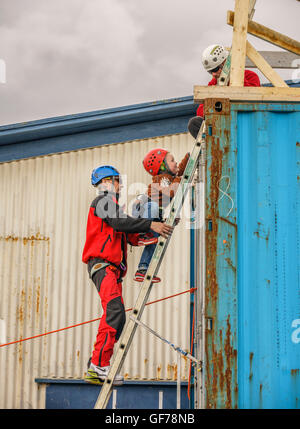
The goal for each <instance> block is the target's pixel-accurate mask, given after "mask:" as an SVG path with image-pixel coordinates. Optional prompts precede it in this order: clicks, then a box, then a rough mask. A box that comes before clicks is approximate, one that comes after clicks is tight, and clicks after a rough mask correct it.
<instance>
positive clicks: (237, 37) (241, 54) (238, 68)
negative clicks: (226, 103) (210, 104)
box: [229, 0, 250, 86]
mask: <svg viewBox="0 0 300 429" xmlns="http://www.w3.org/2000/svg"><path fill="white" fill-rule="evenodd" d="M249 1H250V0H235V17H234V23H233V37H232V47H231V68H230V83H229V85H230V86H244V74H245V63H246V41H247V26H248V12H249Z"/></svg>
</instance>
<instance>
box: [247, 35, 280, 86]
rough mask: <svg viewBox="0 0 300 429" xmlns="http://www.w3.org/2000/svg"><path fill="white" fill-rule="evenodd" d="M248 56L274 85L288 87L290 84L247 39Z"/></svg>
mask: <svg viewBox="0 0 300 429" xmlns="http://www.w3.org/2000/svg"><path fill="white" fill-rule="evenodd" d="M246 48H247V49H246V54H247V57H248V58H249V59H250V60H251V61H252V62H253V63H254V64H255V65H256V66H257V68H258V69H259V70H260V71H261V72H262V73H263V74H264V75H265V76H266V78H267V79H268V80H269V81H270V82H271V83H272V84H273V85H274V86H279V87H284V88H287V87H288V85H287V84H286V83H285V82H284V80H283V79H282V78H281V77H280V76H279V74H278V73H276V71H275V70H274V69H273V68H272V67H271V66H270V64H269V63H268V62H267V61H266V60H265V59H264V57H263V56H262V55H260V54H259V53H258V52H257V50H256V49H255V48H254V47H253V46H252V45H251V43H249V42H248V41H247V44H246Z"/></svg>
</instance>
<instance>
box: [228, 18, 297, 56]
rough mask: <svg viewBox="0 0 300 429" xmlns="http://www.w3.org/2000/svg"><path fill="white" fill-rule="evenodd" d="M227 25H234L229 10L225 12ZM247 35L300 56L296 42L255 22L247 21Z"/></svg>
mask: <svg viewBox="0 0 300 429" xmlns="http://www.w3.org/2000/svg"><path fill="white" fill-rule="evenodd" d="M227 24H228V25H231V26H233V25H234V12H232V11H231V10H229V11H228V12H227ZM248 33H249V34H252V35H253V36H255V37H258V38H259V39H263V40H265V41H267V42H269V43H272V44H273V45H275V46H280V48H283V49H286V50H287V51H290V52H294V53H295V54H297V55H300V43H299V42H298V41H297V40H294V39H291V38H290V37H288V36H285V35H284V34H281V33H278V32H277V31H275V30H272V29H270V28H268V27H265V26H264V25H261V24H259V23H257V22H255V21H248Z"/></svg>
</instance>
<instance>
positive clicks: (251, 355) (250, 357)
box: [249, 352, 253, 381]
mask: <svg viewBox="0 0 300 429" xmlns="http://www.w3.org/2000/svg"><path fill="white" fill-rule="evenodd" d="M249 361H250V371H249V380H250V381H251V380H252V377H253V372H252V363H253V352H250V355H249Z"/></svg>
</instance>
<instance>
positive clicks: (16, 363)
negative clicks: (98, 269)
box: [0, 133, 193, 408]
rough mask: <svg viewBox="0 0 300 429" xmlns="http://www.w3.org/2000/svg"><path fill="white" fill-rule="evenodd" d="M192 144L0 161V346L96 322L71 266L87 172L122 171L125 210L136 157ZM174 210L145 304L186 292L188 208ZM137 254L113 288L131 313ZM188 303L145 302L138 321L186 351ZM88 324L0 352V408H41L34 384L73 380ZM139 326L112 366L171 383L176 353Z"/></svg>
mask: <svg viewBox="0 0 300 429" xmlns="http://www.w3.org/2000/svg"><path fill="white" fill-rule="evenodd" d="M192 146H193V139H192V137H191V136H189V135H188V134H187V133H184V134H177V135H169V136H162V137H158V138H151V139H145V140H135V141H128V142H123V143H117V144H114V145H109V146H100V147H95V148H92V149H85V150H78V151H72V152H66V153H59V154H54V155H48V156H41V157H37V158H31V159H26V160H20V161H14V162H8V163H2V164H0V193H1V206H0V220H1V222H0V259H1V265H0V293H1V300H0V320H1V327H3V326H4V325H5V338H3V335H1V341H2V343H3V342H4V343H5V342H12V341H14V340H18V339H22V338H28V337H32V336H36V335H39V334H42V333H45V332H49V331H50V332H51V331H56V330H58V329H61V328H65V327H69V326H73V325H76V324H80V323H81V322H86V321H90V320H94V319H97V318H99V317H101V314H102V312H101V306H100V300H99V297H98V294H97V291H96V288H95V287H94V285H93V283H92V282H91V281H90V280H89V278H88V274H87V270H86V266H85V264H83V263H82V262H81V255H82V249H83V246H84V241H85V231H86V221H87V214H88V209H89V206H90V204H91V202H92V200H93V199H94V198H95V190H94V189H93V187H92V186H91V184H90V175H91V171H92V169H93V168H95V167H96V166H98V165H101V164H104V165H105V164H112V165H115V166H116V168H118V169H119V170H120V171H121V173H122V174H124V176H123V179H124V185H125V186H126V187H127V188H126V190H125V192H126V193H125V194H124V198H123V203H125V204H126V205H127V208H128V210H129V212H130V210H131V204H132V201H133V199H135V196H136V194H137V193H141V192H143V191H144V190H145V189H146V188H147V185H148V183H149V181H150V179H151V178H150V176H149V175H148V174H147V173H146V172H145V171H144V169H143V168H142V167H141V160H142V159H143V157H144V155H145V154H146V153H147V152H148V151H149V150H150V149H151V148H152V147H163V148H167V149H169V150H170V151H171V152H172V153H173V154H174V156H175V158H176V159H177V160H181V159H182V158H183V157H184V155H185V153H186V152H187V151H189V150H190V148H192ZM125 182H126V183H125ZM184 210H185V212H184V213H185V214H184V216H183V217H182V220H181V222H180V224H179V225H178V227H177V228H176V230H175V232H174V236H173V238H172V243H173V245H172V246H169V248H168V250H167V252H166V255H165V259H164V263H163V264H162V266H161V268H160V272H159V275H160V277H161V278H162V282H161V283H160V284H159V285H157V286H156V287H155V288H153V289H152V291H151V296H150V298H149V300H150V301H156V300H159V299H162V298H165V297H168V296H170V295H173V294H176V293H179V292H182V291H185V290H187V289H189V288H190V283H189V234H188V233H187V231H188V229H187V226H188V224H189V223H188V221H189V206H187V207H185V209H184ZM178 249H180V251H178ZM141 251H142V248H132V249H130V247H129V248H128V255H129V269H128V273H127V276H126V279H125V281H124V283H123V291H124V302H125V308H126V309H129V308H131V307H133V305H134V303H135V301H136V299H137V296H138V294H139V288H140V284H139V283H136V282H134V281H133V276H134V273H135V270H136V268H137V265H138V262H139V258H140V255H141ZM189 300H190V296H189V293H186V294H183V295H180V296H177V297H173V298H170V299H168V300H165V301H160V302H157V303H155V304H152V305H149V306H147V307H146V308H145V311H144V314H143V317H142V321H143V322H144V323H146V324H147V325H149V326H150V327H151V328H152V329H154V330H155V331H157V332H158V333H159V334H160V335H162V336H163V337H164V338H166V339H168V340H170V341H171V342H172V343H175V344H178V345H180V346H181V347H182V348H183V349H185V350H189V349H190V343H189V342H190V339H189V323H190V321H189ZM127 315H128V313H127ZM98 324H99V320H96V321H94V322H91V323H87V324H84V325H80V326H76V327H73V328H71V329H68V330H62V331H59V332H55V333H52V334H50V335H47V336H43V337H40V338H35V339H32V340H28V341H25V342H22V343H18V344H12V345H9V346H6V347H0V378H1V380H2V383H1V385H0V408H43V407H44V405H45V402H44V401H45V397H44V393H45V392H44V389H43V388H40V387H38V384H37V383H36V382H35V379H36V378H70V379H81V378H83V376H84V374H85V372H86V367H87V362H88V359H89V357H90V353H91V351H92V347H93V343H94V341H95V338H96V333H97V329H98ZM1 329H2V328H1ZM141 329H142V328H140V329H138V330H137V333H136V336H135V338H134V341H133V344H132V347H131V349H130V351H129V353H128V355H127V358H126V361H125V364H124V367H123V369H122V373H123V375H124V376H125V378H126V379H131V380H169V381H172V380H176V379H177V356H176V352H174V351H173V350H172V349H171V348H170V347H168V346H167V345H166V344H165V343H162V342H161V341H160V340H159V339H157V338H156V337H154V336H153V335H152V334H149V333H148V332H147V331H144V330H141ZM188 377H189V362H188V361H187V360H185V359H184V358H182V364H181V378H182V380H185V381H187V380H188Z"/></svg>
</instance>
